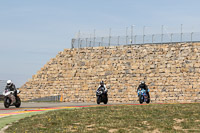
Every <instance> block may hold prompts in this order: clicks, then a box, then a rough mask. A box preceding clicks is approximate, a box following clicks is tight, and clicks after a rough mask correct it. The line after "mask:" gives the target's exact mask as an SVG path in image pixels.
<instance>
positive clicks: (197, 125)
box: [6, 103, 200, 133]
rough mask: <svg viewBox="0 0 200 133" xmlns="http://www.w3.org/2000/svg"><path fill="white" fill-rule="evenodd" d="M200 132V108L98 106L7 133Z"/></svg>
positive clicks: (34, 120) (55, 114)
mask: <svg viewBox="0 0 200 133" xmlns="http://www.w3.org/2000/svg"><path fill="white" fill-rule="evenodd" d="M145 131H148V132H156V131H157V132H173V133H174V132H200V104H199V103H196V104H165V105H155V104H150V105H147V106H143V105H139V106H128V105H121V106H104V107H102V106H99V107H92V108H83V109H73V110H67V109H66V110H59V111H51V112H47V113H45V114H40V115H35V116H32V117H29V118H24V119H22V120H20V121H19V122H16V123H14V124H13V125H12V126H11V127H9V128H8V129H7V130H6V132H9V133H10V132H19V133H21V132H33V133H36V132H91V133H94V132H99V133H104V132H105V133H106V132H120V133H123V132H137V133H140V132H145Z"/></svg>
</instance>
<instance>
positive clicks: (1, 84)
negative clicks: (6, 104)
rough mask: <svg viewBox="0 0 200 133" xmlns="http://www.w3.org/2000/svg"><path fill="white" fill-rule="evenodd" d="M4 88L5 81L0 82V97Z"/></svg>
mask: <svg viewBox="0 0 200 133" xmlns="http://www.w3.org/2000/svg"><path fill="white" fill-rule="evenodd" d="M5 87H6V80H0V95H2V94H3V91H4V90H5Z"/></svg>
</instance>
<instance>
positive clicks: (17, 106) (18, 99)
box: [15, 96, 21, 108]
mask: <svg viewBox="0 0 200 133" xmlns="http://www.w3.org/2000/svg"><path fill="white" fill-rule="evenodd" d="M20 106H21V99H20V98H19V97H18V96H17V98H16V103H15V107H16V108H19V107H20Z"/></svg>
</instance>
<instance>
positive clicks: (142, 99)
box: [139, 95, 144, 104]
mask: <svg viewBox="0 0 200 133" xmlns="http://www.w3.org/2000/svg"><path fill="white" fill-rule="evenodd" d="M143 101H144V97H143V96H142V95H140V96H139V102H140V104H142V103H143Z"/></svg>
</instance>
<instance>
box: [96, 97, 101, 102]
mask: <svg viewBox="0 0 200 133" xmlns="http://www.w3.org/2000/svg"><path fill="white" fill-rule="evenodd" d="M100 102H101V97H100V96H97V104H100Z"/></svg>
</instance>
